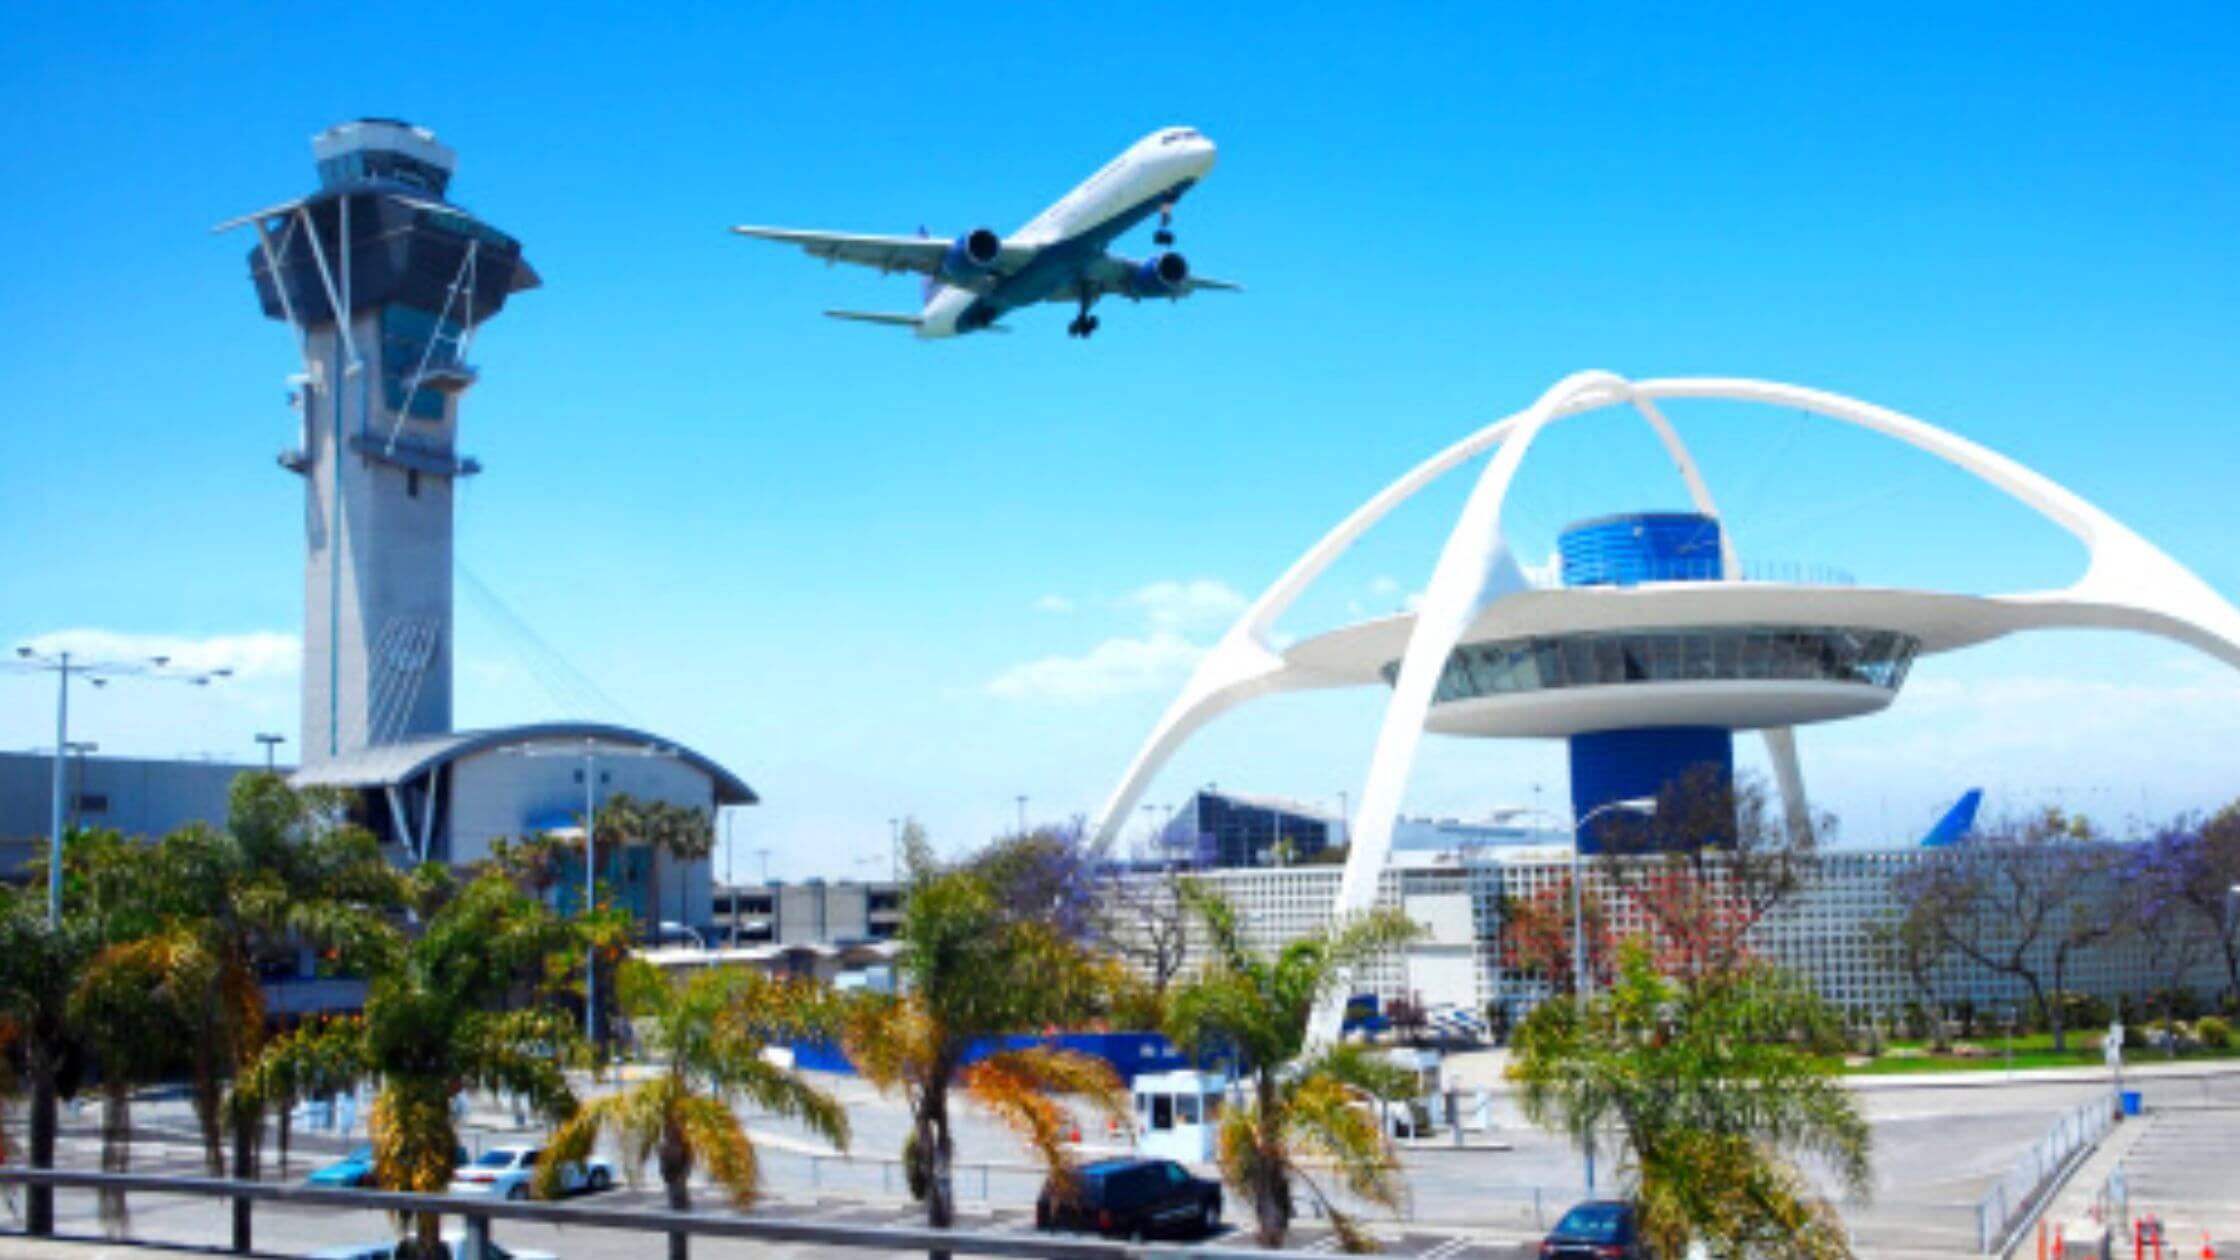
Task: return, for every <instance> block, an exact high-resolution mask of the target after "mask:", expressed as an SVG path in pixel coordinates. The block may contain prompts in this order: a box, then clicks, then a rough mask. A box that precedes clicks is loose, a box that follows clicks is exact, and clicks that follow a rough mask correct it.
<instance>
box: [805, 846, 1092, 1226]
mask: <svg viewBox="0 0 2240 1260" xmlns="http://www.w3.org/2000/svg"><path fill="white" fill-rule="evenodd" d="M904 844H905V846H906V848H907V851H908V855H909V863H910V889H909V896H908V900H907V901H906V902H905V903H904V911H903V918H902V925H901V930H900V932H899V934H898V935H897V938H896V939H897V941H898V942H899V944H900V946H901V952H900V954H899V956H898V958H897V964H898V970H899V972H900V974H901V978H902V980H903V982H904V983H903V988H904V990H905V991H904V993H903V994H902V995H901V996H899V997H889V996H883V995H866V996H863V997H861V998H858V999H857V1000H855V1001H854V1002H852V1003H851V1004H849V1005H848V1007H847V1008H846V1009H845V1010H844V1011H843V1012H842V1014H841V1018H840V1024H841V1045H842V1047H843V1049H844V1050H845V1051H846V1053H847V1055H848V1058H849V1060H850V1061H851V1062H853V1063H854V1064H855V1067H856V1070H857V1071H858V1072H860V1073H862V1074H863V1077H864V1079H866V1080H868V1081H870V1082H871V1083H872V1084H873V1085H874V1086H876V1087H877V1088H878V1089H879V1090H880V1091H881V1092H882V1093H886V1092H898V1091H899V1092H900V1093H901V1094H902V1096H903V1098H904V1100H905V1101H906V1102H907V1103H908V1104H909V1108H910V1133H909V1135H908V1137H907V1139H906V1140H905V1141H904V1143H903V1151H902V1158H903V1166H904V1172H905V1175H906V1178H907V1180H908V1182H909V1184H910V1190H911V1193H912V1195H913V1196H915V1197H917V1198H920V1199H922V1200H924V1202H925V1205H926V1221H927V1223H928V1224H930V1225H932V1226H933V1227H934V1228H936V1229H946V1228H948V1227H949V1226H950V1225H951V1224H952V1223H954V1221H955V1219H956V1197H955V1186H954V1182H953V1177H952V1171H951V1169H952V1162H953V1159H954V1155H955V1147H954V1143H953V1140H952V1135H951V1131H950V1121H949V1097H950V1093H951V1091H952V1090H962V1091H963V1093H964V1095H965V1096H966V1097H967V1098H970V1099H972V1100H973V1101H974V1102H976V1103H978V1104H980V1105H981V1106H983V1107H985V1108H987V1109H988V1110H989V1111H991V1112H993V1113H995V1114H996V1115H997V1116H998V1117H1000V1118H1001V1119H1003V1120H1004V1121H1005V1122H1006V1123H1007V1124H1009V1125H1010V1126H1011V1127H1012V1128H1013V1129H1014V1130H1015V1131H1017V1132H1018V1133H1019V1134H1020V1135H1021V1136H1023V1137H1024V1138H1025V1139H1026V1140H1027V1143H1028V1145H1029V1146H1030V1147H1031V1148H1032V1149H1033V1150H1034V1152H1035V1154H1036V1155H1037V1157H1039V1158H1040V1159H1041V1161H1042V1162H1043V1163H1044V1164H1045V1165H1046V1166H1047V1167H1048V1169H1049V1170H1050V1175H1051V1176H1052V1177H1054V1178H1057V1179H1058V1180H1059V1181H1061V1182H1063V1181H1065V1180H1066V1179H1068V1178H1070V1177H1071V1176H1072V1173H1073V1164H1072V1157H1071V1155H1070V1153H1069V1152H1068V1151H1067V1150H1066V1149H1065V1145H1064V1139H1065V1135H1066V1133H1067V1132H1068V1131H1069V1130H1070V1129H1071V1127H1072V1126H1071V1123H1070V1121H1071V1115H1070V1113H1069V1112H1068V1110H1067V1109H1066V1108H1065V1106H1064V1105H1063V1104H1061V1103H1060V1102H1059V1101H1058V1096H1059V1095H1080V1096H1082V1097H1083V1098H1085V1099H1086V1100H1087V1101H1088V1102H1089V1103H1090V1104H1091V1105H1092V1106H1094V1107H1096V1108H1097V1109H1099V1110H1101V1111H1103V1112H1105V1113H1106V1114H1108V1115H1111V1116H1114V1117H1116V1118H1121V1119H1125V1118H1126V1117H1127V1115H1128V1097H1127V1092H1126V1088H1125V1086H1123V1085H1122V1083H1121V1081H1120V1078H1119V1077H1118V1076H1117V1075H1116V1074H1115V1073H1114V1072H1113V1071H1112V1068H1111V1067H1110V1065H1108V1064H1106V1063H1105V1062H1104V1061H1103V1060H1102V1059H1097V1058H1094V1057H1092V1056H1089V1055H1084V1054H1078V1053H1075V1052H1072V1051H1067V1050H1058V1049H1054V1048H1050V1047H1046V1046H1030V1047H1027V1048H1023V1049H1015V1050H1004V1051H999V1052H996V1053H993V1054H988V1055H986V1056H985V1057H982V1058H980V1059H979V1060H978V1061H976V1062H974V1063H972V1064H970V1065H969V1066H967V1065H966V1063H965V1059H966V1057H967V1053H968V1051H971V1050H973V1049H974V1048H975V1047H976V1045H978V1046H979V1047H980V1048H985V1045H984V1043H986V1042H988V1041H990V1040H993V1039H996V1038H1000V1037H1003V1036H1006V1035H1010V1034H1022V1033H1026V1034H1036V1033H1042V1032H1044V1031H1046V1030H1048V1029H1050V1028H1052V1027H1060V1026H1064V1025H1066V1024H1069V1023H1073V1022H1075V1021H1076V1020H1079V1019H1081V1018H1083V1017H1084V1016H1086V1015H1088V1014H1090V1013H1092V1012H1094V1011H1095V1010H1096V1009H1097V1007H1098V1005H1099V994H1098V993H1097V991H1096V990H1097V984H1098V979H1099V976H1100V970H1099V968H1098V967H1097V966H1096V965H1095V960H1094V959H1093V958H1092V957H1091V956H1090V955H1089V954H1088V952H1087V951H1086V950H1084V949H1082V948H1081V946H1080V945H1078V944H1077V943H1076V942H1074V941H1073V940H1072V939H1070V938H1068V937H1067V936H1065V935H1064V934H1062V933H1060V932H1059V931H1057V930H1056V929H1055V928H1054V927H1053V926H1052V920H1051V914H1050V909H1051V908H1050V907H1048V906H1042V905H1039V904H1033V903H1032V902H1031V901H1030V900H1029V899H1025V898H1020V897H1014V896H1012V895H1010V893H1011V892H1012V891H1013V890H1011V889H1008V888H1007V887H1006V886H1005V883H1004V876H1005V872H1006V871H1007V869H1008V867H1007V865H1006V862H1005V860H1004V857H1005V855H1004V854H1003V852H1002V851H1001V850H1000V849H999V850H996V851H991V852H990V853H989V854H988V855H986V856H984V857H983V858H982V859H981V861H979V862H977V863H971V862H968V863H965V864H963V865H959V866H955V867H947V868H944V867H942V866H940V865H938V864H937V863H936V862H935V861H934V859H933V856H932V851H931V849H930V848H929V847H928V846H927V844H926V841H925V836H924V834H923V833H922V832H920V831H919V830H918V829H917V826H916V824H915V823H913V824H911V826H910V827H909V828H908V829H907V831H906V832H905V835H904Z"/></svg>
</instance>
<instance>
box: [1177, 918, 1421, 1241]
mask: <svg viewBox="0 0 2240 1260" xmlns="http://www.w3.org/2000/svg"><path fill="white" fill-rule="evenodd" d="M1182 895H1183V898H1184V900H1185V901H1187V902H1188V904H1189V905H1190V907H1191V909H1192V910H1193V911H1194V912H1195V913H1196V914H1197V916H1198V918H1199V919H1200V920H1201V921H1202V922H1203V923H1204V924H1205V938H1206V945H1207V949H1208V951H1209V953H1210V954H1211V957H1210V959H1209V960H1208V962H1207V964H1206V966H1205V968H1204V969H1203V970H1202V971H1200V972H1199V973H1198V974H1197V975H1195V976H1193V977H1191V978H1190V979H1189V980H1187V981H1185V982H1183V984H1182V985H1181V986H1180V987H1179V988H1177V989H1176V990H1175V991H1174V993H1173V994H1172V995H1171V996H1170V997H1169V998H1168V1005H1167V1035H1168V1036H1169V1037H1171V1038H1173V1039H1174V1042H1175V1044H1176V1045H1177V1046H1178V1047H1180V1048H1181V1049H1182V1051H1183V1052H1184V1053H1185V1054H1189V1055H1192V1056H1204V1055H1224V1054H1225V1055H1229V1056H1233V1058H1234V1061H1235V1066H1236V1068H1237V1070H1238V1071H1239V1073H1240V1075H1241V1077H1242V1079H1243V1082H1244V1085H1245V1091H1246V1097H1245V1099H1244V1100H1243V1102H1242V1103H1241V1104H1238V1105H1235V1106H1231V1107H1229V1108H1228V1109H1226V1110H1225V1111H1223V1112H1222V1115H1221V1127H1220V1129H1219V1130H1218V1132H1217V1135H1216V1143H1217V1146H1216V1159H1217V1160H1218V1162H1219V1164H1220V1167H1221V1177H1222V1180H1224V1181H1226V1182H1227V1183H1228V1184H1229V1187H1230V1188H1231V1189H1232V1190H1235V1191H1236V1192H1237V1195H1238V1197H1240V1198H1242V1199H1243V1200H1244V1201H1245V1202H1246V1203H1248V1204H1250V1205H1251V1207H1252V1213H1253V1221H1254V1234H1255V1237H1256V1238H1257V1239H1258V1240H1259V1243H1260V1245H1261V1246H1263V1247H1281V1246H1283V1241H1284V1236H1285V1235H1286V1234H1287V1233H1289V1231H1290V1229H1291V1221H1292V1218H1293V1216H1294V1214H1295V1213H1294V1202H1293V1199H1292V1185H1293V1183H1294V1182H1296V1183H1298V1184H1300V1185H1303V1186H1305V1187H1306V1189H1307V1192H1308V1193H1309V1194H1311V1195H1313V1196H1314V1198H1315V1200H1316V1202H1317V1203H1319V1204H1320V1205H1321V1206H1322V1209H1323V1212H1324V1214H1325V1215H1327V1216H1328V1217H1329V1218H1330V1222H1331V1226H1332V1228H1333V1229H1335V1230H1336V1232H1337V1235H1338V1239H1339V1242H1340V1244H1341V1245H1342V1246H1344V1247H1345V1249H1346V1250H1348V1251H1365V1250H1372V1249H1373V1245H1372V1243H1371V1241H1370V1239H1369V1238H1368V1236H1367V1235H1366V1234H1365V1233H1363V1232H1362V1230H1361V1228H1360V1226H1359V1225H1358V1223H1357V1222H1355V1220H1354V1219H1353V1217H1352V1215H1351V1214H1350V1213H1347V1212H1345V1211H1343V1210H1341V1209H1339V1208H1338V1206H1337V1205H1336V1204H1335V1203H1334V1202H1333V1201H1332V1199H1331V1196H1330V1194H1329V1192H1328V1191H1327V1190H1325V1189H1324V1188H1323V1187H1322V1185H1321V1183H1319V1182H1318V1181H1316V1180H1315V1178H1314V1177H1313V1176H1312V1175H1311V1174H1310V1173H1309V1172H1308V1164H1309V1162H1310V1161H1318V1160H1319V1161H1327V1163H1328V1164H1329V1166H1330V1168H1331V1170H1332V1172H1333V1173H1334V1174H1335V1175H1336V1176H1337V1178H1338V1181H1339V1182H1340V1183H1341V1184H1342V1185H1343V1186H1344V1187H1345V1188H1346V1190H1347V1191H1349V1192H1351V1193H1352V1194H1353V1195H1354V1196H1355V1197H1357V1198H1359V1199H1362V1200H1365V1201H1367V1202H1370V1203H1373V1204H1376V1205H1378V1206H1380V1207H1384V1208H1388V1209H1394V1210H1397V1209H1398V1208H1399V1206H1400V1204H1401V1202H1402V1201H1403V1198H1404V1196H1405V1192H1406V1187H1405V1185H1404V1184H1403V1182H1402V1181H1401V1179H1400V1165H1399V1161H1398V1160H1397V1159H1396V1158H1395V1156H1394V1154H1393V1151H1392V1146H1391V1144H1390V1143H1389V1142H1388V1141H1386V1139H1385V1136H1384V1132H1383V1130H1382V1128H1381V1127H1380V1126H1379V1124H1378V1123H1377V1119H1376V1117H1375V1115H1373V1114H1372V1112H1371V1111H1370V1108H1369V1106H1368V1105H1367V1103H1368V1102H1369V1101H1370V1100H1390V1099H1394V1098H1398V1097H1402V1096H1404V1095H1405V1093H1406V1092H1407V1091H1408V1090H1409V1088H1410V1086H1411V1084H1412V1082H1411V1081H1410V1079H1409V1077H1408V1075H1407V1073H1405V1072H1404V1071H1402V1070H1400V1069H1398V1068H1396V1067H1394V1066H1392V1065H1390V1064H1387V1063H1384V1062H1381V1061H1379V1060H1376V1059H1373V1058H1371V1057H1370V1056H1369V1055H1368V1054H1366V1053H1365V1052H1363V1051H1362V1050H1360V1049H1359V1048H1357V1047H1354V1046H1348V1045H1337V1046H1331V1047H1328V1048H1325V1049H1320V1050H1314V1051H1311V1052H1310V1049H1309V1047H1308V1045H1307V1021H1308V1019H1309V1018H1310V1017H1311V1016H1312V1014H1313V1012H1314V1008H1315V1006H1316V1004H1317V1003H1319V1002H1321V1001H1322V1000H1323V999H1325V998H1326V997H1328V996H1329V995H1330V994H1331V992H1332V991H1333V990H1334V989H1336V988H1337V987H1338V986H1339V985H1340V984H1341V983H1343V982H1344V979H1345V977H1346V975H1347V974H1349V973H1350V972H1351V970H1352V969H1353V968H1355V967H1357V966H1359V965H1360V964H1362V963H1364V962H1366V961H1368V960H1369V959H1371V958H1373V957H1374V956H1375V955H1377V954H1379V953H1381V952H1383V951H1384V950H1387V949H1391V948H1393V947H1395V946H1398V945H1401V944H1404V943H1406V942H1407V941H1408V940H1409V939H1410V938H1411V937H1413V936H1415V935H1416V931H1417V929H1416V926H1415V925H1414V924H1413V923H1411V922H1410V921H1409V920H1408V919H1407V917H1406V916H1404V915H1402V914H1400V913H1399V912H1398V911H1393V910H1378V911H1372V912H1370V913H1368V914H1365V915H1362V916H1360V917H1358V918H1353V919H1349V920H1346V921H1343V922H1340V923H1334V924H1331V925H1330V926H1327V927H1324V928H1322V929H1321V930H1319V931H1317V932H1315V933H1313V934H1311V935H1309V936H1306V937H1303V938H1301V939H1299V940H1295V941H1293V942H1291V943H1290V944H1288V945H1286V946H1284V947H1283V949H1282V951H1281V952H1279V953H1277V954H1275V955H1274V956H1272V957H1271V956H1269V955H1268V954H1265V953H1262V952H1260V951H1257V950H1255V949H1253V948H1252V947H1251V946H1250V945H1248V944H1247V943H1246V942H1245V939H1244V934H1243V930H1242V925H1241V923H1240V922H1239V920H1238V917H1237V911H1236V908H1235V907H1234V906H1232V905H1230V904H1229V903H1228V902H1227V901H1225V900H1223V899H1222V898H1221V897H1220V896H1219V895H1218V894H1216V893H1213V892H1211V891H1209V890H1208V889H1206V888H1205V887H1204V886H1203V885H1200V884H1197V883H1195V882H1186V883H1185V884H1184V885H1183V888H1182Z"/></svg>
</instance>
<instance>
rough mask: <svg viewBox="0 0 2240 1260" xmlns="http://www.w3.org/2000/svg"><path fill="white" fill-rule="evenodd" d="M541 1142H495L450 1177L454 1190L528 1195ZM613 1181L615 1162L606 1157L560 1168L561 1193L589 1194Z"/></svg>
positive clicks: (511, 1196)
mask: <svg viewBox="0 0 2240 1260" xmlns="http://www.w3.org/2000/svg"><path fill="white" fill-rule="evenodd" d="M543 1157H544V1148H543V1147H541V1146H493V1147H491V1148H490V1149H489V1150H487V1151H484V1152H483V1153H482V1154H481V1155H479V1156H477V1157H475V1160H474V1162H473V1163H470V1164H468V1165H466V1166H465V1167H463V1168H461V1169H460V1170H459V1171H458V1172H457V1173H455V1174H453V1176H452V1178H451V1193H453V1194H483V1195H489V1196H490V1197H492V1198H497V1199H526V1198H528V1197H529V1183H530V1182H532V1181H534V1180H536V1176H537V1161H538V1160H540V1159H542V1158H543ZM613 1184H614V1165H612V1164H610V1163H608V1162H607V1161H605V1160H603V1159H587V1160H583V1161H581V1162H572V1161H571V1162H570V1163H568V1164H565V1165H563V1166H562V1167H561V1169H560V1193H562V1194H588V1193H596V1192H598V1191H601V1190H604V1189H606V1188H607V1187H609V1186H611V1185H613Z"/></svg>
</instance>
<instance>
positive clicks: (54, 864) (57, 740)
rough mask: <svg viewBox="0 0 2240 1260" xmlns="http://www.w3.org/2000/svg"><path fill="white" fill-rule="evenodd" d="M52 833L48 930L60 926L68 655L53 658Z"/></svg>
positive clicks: (48, 854)
mask: <svg viewBox="0 0 2240 1260" xmlns="http://www.w3.org/2000/svg"><path fill="white" fill-rule="evenodd" d="M54 674H55V685H54V816H53V827H54V829H53V830H52V831H50V832H48V833H47V835H48V836H49V837H50V839H49V841H48V848H47V927H48V928H50V929H56V928H60V927H61V926H62V759H63V758H64V757H65V756H67V755H68V750H67V746H68V745H69V743H70V654H69V653H68V652H60V653H57V654H56V662H55V667H54Z"/></svg>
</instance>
